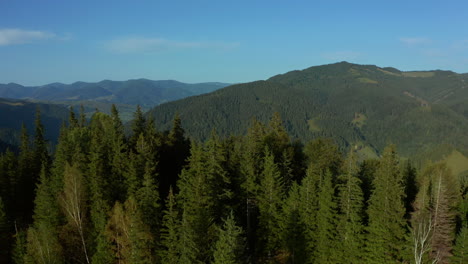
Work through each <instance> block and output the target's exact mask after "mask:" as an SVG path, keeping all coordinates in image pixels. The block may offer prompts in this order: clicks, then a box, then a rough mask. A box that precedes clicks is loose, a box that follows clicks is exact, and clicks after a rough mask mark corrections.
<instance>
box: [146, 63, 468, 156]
mask: <svg viewBox="0 0 468 264" xmlns="http://www.w3.org/2000/svg"><path fill="white" fill-rule="evenodd" d="M465 81H467V82H468V80H467V76H466V75H460V74H456V73H453V72H447V71H431V72H402V71H399V70H397V69H394V68H380V67H377V66H373V65H356V64H351V63H347V62H342V63H337V64H330V65H324V66H316V67H311V68H308V69H305V70H302V71H292V72H288V73H286V74H282V75H277V76H274V77H272V78H270V79H268V80H266V81H258V82H253V83H247V84H239V85H233V86H230V87H227V88H224V89H221V90H218V91H216V92H213V93H210V94H206V95H201V96H196V97H191V98H186V99H183V100H180V101H176V102H171V103H167V104H163V105H160V106H158V107H155V108H154V109H152V110H151V111H150V112H149V113H148V115H152V116H154V118H155V120H156V124H158V125H159V126H160V127H161V128H162V129H166V128H168V127H169V126H170V120H171V119H172V117H173V116H174V115H175V113H179V114H180V116H181V118H182V121H183V126H184V127H185V128H186V130H187V131H188V133H189V134H190V135H192V136H193V137H196V138H200V139H204V138H206V137H207V136H208V135H209V133H210V131H211V129H213V128H216V129H217V131H218V132H219V133H220V134H223V135H228V134H230V133H231V132H234V133H237V134H242V133H245V131H246V129H247V127H248V126H249V124H250V119H251V118H253V117H256V118H258V119H259V120H261V121H263V122H266V121H267V120H268V119H269V118H270V117H271V115H272V114H273V112H279V113H280V114H281V116H282V118H283V120H284V121H285V126H286V128H287V130H288V131H289V132H290V133H291V135H293V136H294V137H296V138H300V139H302V140H304V141H306V140H310V139H312V138H316V137H321V136H327V137H333V138H334V139H335V140H336V141H337V142H338V143H339V144H340V146H341V147H342V148H347V147H350V146H356V147H358V146H361V145H364V146H367V147H370V148H371V149H374V151H377V152H379V151H381V150H382V149H383V148H384V146H385V145H386V144H389V143H395V144H397V145H398V147H399V150H400V152H401V153H402V154H403V155H405V156H413V155H415V154H417V153H420V152H422V151H428V150H430V149H432V148H435V147H437V146H438V145H440V144H450V145H454V146H456V147H457V148H458V149H460V150H461V151H462V152H463V153H464V154H465V155H466V154H467V153H468V144H467V142H468V135H467V134H466V133H465V132H464V131H468V130H467V129H468V120H467V118H466V112H467V110H468V109H467V108H466V107H464V105H463V104H462V102H465V101H467V100H466V99H468V91H466V89H465V88H464V82H465Z"/></svg>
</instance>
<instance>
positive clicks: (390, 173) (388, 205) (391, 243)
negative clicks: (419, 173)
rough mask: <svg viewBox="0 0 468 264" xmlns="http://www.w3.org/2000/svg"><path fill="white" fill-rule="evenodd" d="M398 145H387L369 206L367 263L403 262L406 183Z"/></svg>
mask: <svg viewBox="0 0 468 264" xmlns="http://www.w3.org/2000/svg"><path fill="white" fill-rule="evenodd" d="M402 181H403V179H402V175H401V173H400V170H399V159H398V156H397V154H396V150H395V146H393V145H390V146H388V147H386V148H385V150H384V153H383V157H382V159H381V161H380V165H379V167H378V169H377V172H376V175H375V179H374V181H373V186H374V190H373V192H372V194H371V197H370V201H369V208H368V215H369V225H368V228H367V231H368V235H367V245H366V249H367V251H368V252H367V262H368V263H394V262H399V261H403V256H404V252H403V250H404V248H405V246H406V231H407V224H406V220H405V218H404V216H405V207H404V198H405V193H404V186H403V182H402Z"/></svg>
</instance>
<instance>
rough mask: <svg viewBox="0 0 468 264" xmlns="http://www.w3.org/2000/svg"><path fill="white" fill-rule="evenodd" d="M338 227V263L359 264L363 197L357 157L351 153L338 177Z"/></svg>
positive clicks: (361, 254) (362, 232)
mask: <svg viewBox="0 0 468 264" xmlns="http://www.w3.org/2000/svg"><path fill="white" fill-rule="evenodd" d="M338 182H339V183H338V208H339V212H340V213H339V216H338V225H337V237H338V238H339V239H338V240H339V244H340V247H341V250H340V253H341V255H340V257H341V259H340V262H347V263H360V262H361V259H362V258H363V252H362V248H363V246H364V224H363V220H362V219H363V214H364V210H363V209H364V208H363V207H364V196H363V193H362V189H361V180H360V179H359V178H358V166H357V157H356V155H355V153H354V152H353V151H351V152H350V153H349V154H348V157H347V158H346V160H345V162H344V168H343V174H341V175H340V176H339V177H338Z"/></svg>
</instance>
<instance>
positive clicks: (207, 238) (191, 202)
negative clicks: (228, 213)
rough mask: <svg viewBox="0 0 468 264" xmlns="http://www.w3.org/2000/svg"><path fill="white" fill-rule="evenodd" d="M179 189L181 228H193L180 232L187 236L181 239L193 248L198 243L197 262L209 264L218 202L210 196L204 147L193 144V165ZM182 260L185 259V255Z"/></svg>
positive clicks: (184, 174)
mask: <svg viewBox="0 0 468 264" xmlns="http://www.w3.org/2000/svg"><path fill="white" fill-rule="evenodd" d="M177 186H178V187H179V188H180V192H179V195H178V197H177V200H178V203H179V205H180V207H181V209H182V210H183V212H184V213H183V220H182V224H181V228H182V229H184V228H189V229H191V230H185V229H184V230H182V231H180V232H181V235H182V233H184V234H186V236H185V237H181V238H180V239H183V240H184V241H185V242H184V243H188V244H190V245H191V244H192V243H194V245H195V246H196V252H197V261H201V262H206V261H207V259H208V258H209V257H210V256H211V253H210V250H211V242H212V241H213V239H214V237H213V235H212V234H211V232H210V230H211V226H212V223H213V216H212V214H213V204H214V201H213V200H212V199H211V198H210V195H209V193H210V185H209V183H208V181H207V171H206V155H205V153H204V151H203V147H202V146H201V145H200V144H197V143H193V145H192V149H191V156H190V158H189V166H188V168H187V169H184V170H183V171H182V173H181V175H180V180H179V182H178V184H177ZM187 239H193V241H192V242H189V241H186V240H187ZM190 252H191V251H190ZM181 254H182V253H181ZM182 258H184V256H183V254H182V255H181V259H182ZM181 261H182V260H181Z"/></svg>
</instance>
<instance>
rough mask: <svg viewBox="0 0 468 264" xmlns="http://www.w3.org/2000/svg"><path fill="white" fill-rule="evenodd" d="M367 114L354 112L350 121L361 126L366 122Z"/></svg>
mask: <svg viewBox="0 0 468 264" xmlns="http://www.w3.org/2000/svg"><path fill="white" fill-rule="evenodd" d="M366 120H367V116H366V115H365V114H361V113H356V114H354V119H353V120H352V121H351V124H353V125H355V126H357V127H359V128H362V126H363V125H364V124H366Z"/></svg>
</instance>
